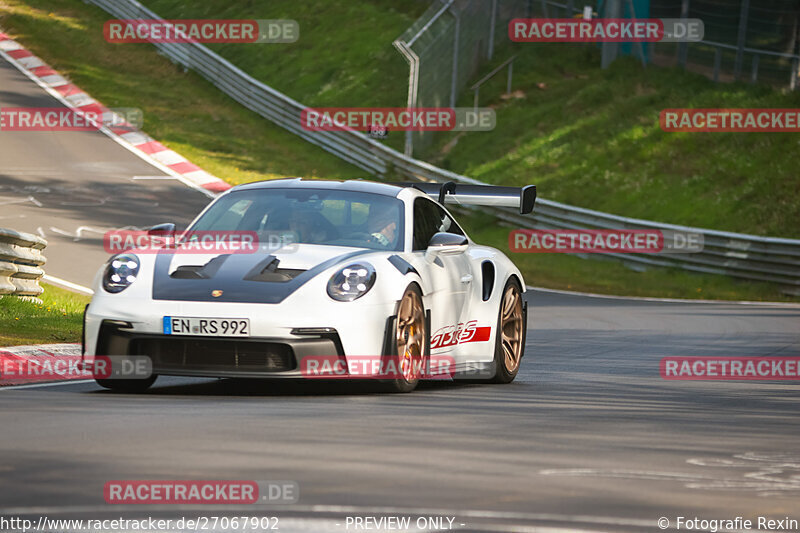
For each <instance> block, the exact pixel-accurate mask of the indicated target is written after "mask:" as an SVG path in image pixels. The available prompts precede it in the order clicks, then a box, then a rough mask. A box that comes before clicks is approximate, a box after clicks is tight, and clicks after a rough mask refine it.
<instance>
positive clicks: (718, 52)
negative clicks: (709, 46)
mask: <svg viewBox="0 0 800 533" xmlns="http://www.w3.org/2000/svg"><path fill="white" fill-rule="evenodd" d="M721 65H722V49H721V48H719V47H716V48H714V82H718V81H719V68H720V66H721Z"/></svg>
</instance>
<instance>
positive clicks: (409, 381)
mask: <svg viewBox="0 0 800 533" xmlns="http://www.w3.org/2000/svg"><path fill="white" fill-rule="evenodd" d="M409 305H410V306H411V307H412V308H413V309H412V315H413V324H409V323H407V324H406V325H405V326H403V325H401V320H402V319H403V318H402V316H401V314H405V313H406V311H407V306H409ZM409 326H410V327H409ZM426 328H427V324H426V320H425V307H424V305H423V303H422V291H421V290H420V289H419V287H418V286H417V285H416V284H411V285H409V286H408V287H407V288H406V290H405V292H404V293H403V298H402V299H401V300H400V305H399V306H398V308H397V320H396V321H395V325H394V330H393V331H392V348H393V350H392V351H391V352H390V353H389V354H386V357H388V358H389V359H390V360H391V361H392V362H393V363H394V365H393V366H394V368H396V369H397V370H398V372H399V371H400V369H401V368H410V369H411V372H410V375H409V378H406V377H405V376H400V377H398V378H396V379H387V380H383V381H382V382H381V383H382V389H383V390H385V391H386V392H400V393H406V392H411V391H413V390H414V389H416V388H417V385H418V384H419V378H420V376H419V373H418V372H414V369H421V368H424V367H423V365H424V363H425V362H426V359H427V357H428V355H429V353H430V347H429V346H428V336H427V331H426ZM410 334H413V336H414V337H413V338H414V339H416V340H415V341H412V342H411V343H410V344H409V342H408V341H409V335H410ZM401 337H402V338H401ZM405 348H408V349H405ZM401 352H404V353H401ZM409 364H411V365H412V366H411V367H408V365H409Z"/></svg>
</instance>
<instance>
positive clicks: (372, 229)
mask: <svg viewBox="0 0 800 533" xmlns="http://www.w3.org/2000/svg"><path fill="white" fill-rule="evenodd" d="M376 208H377V206H373V207H372V209H370V212H369V220H368V221H367V228H368V230H369V240H370V242H372V243H376V244H379V245H380V246H382V247H383V248H387V249H388V248H392V247H393V246H394V244H395V241H396V239H397V214H396V213H395V212H394V211H393V210H387V209H376Z"/></svg>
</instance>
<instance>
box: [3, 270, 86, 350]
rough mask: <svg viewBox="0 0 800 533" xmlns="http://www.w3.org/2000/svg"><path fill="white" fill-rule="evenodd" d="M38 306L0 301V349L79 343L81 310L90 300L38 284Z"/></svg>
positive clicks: (11, 299)
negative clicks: (39, 298)
mask: <svg viewBox="0 0 800 533" xmlns="http://www.w3.org/2000/svg"><path fill="white" fill-rule="evenodd" d="M42 287H44V293H43V294H42V296H41V300H42V303H41V304H39V303H36V302H32V301H26V300H22V299H20V298H17V297H12V296H4V297H2V298H0V347H2V346H16V345H21V344H51V343H62V342H80V341H81V328H82V323H83V308H84V307H85V306H86V304H88V303H89V300H90V299H91V298H90V297H88V296H83V295H81V294H76V293H74V292H70V291H67V290H65V289H61V288H58V287H54V286H52V285H48V284H46V283H42Z"/></svg>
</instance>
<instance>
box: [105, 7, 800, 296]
mask: <svg viewBox="0 0 800 533" xmlns="http://www.w3.org/2000/svg"><path fill="white" fill-rule="evenodd" d="M90 1H91V2H92V3H94V4H95V5H97V6H99V7H101V8H102V9H104V10H105V11H106V12H108V13H110V14H111V15H113V16H115V17H117V18H123V19H158V18H160V17H158V15H156V14H155V13H153V12H152V11H150V10H149V9H147V8H146V7H144V6H142V5H141V4H140V3H139V2H137V1H135V0H90ZM154 46H155V47H156V48H157V49H158V50H159V52H160V53H161V54H163V55H165V56H166V57H168V58H169V59H171V60H172V61H174V62H176V63H178V64H180V65H183V66H184V67H186V68H190V69H193V70H195V71H196V72H198V73H199V74H200V75H201V76H203V77H204V78H206V79H207V80H208V81H210V82H211V83H213V84H214V85H216V86H217V87H218V88H219V89H220V90H221V91H223V92H224V93H225V94H227V95H228V96H230V97H231V98H233V99H234V100H236V101H237V102H239V103H241V104H242V105H243V106H245V107H246V108H248V109H250V110H252V111H255V112H256V113H258V114H259V115H261V116H262V117H264V118H266V119H268V120H270V121H272V122H274V123H275V124H277V125H279V126H281V127H283V128H285V129H287V130H289V131H291V132H292V133H294V134H296V135H299V136H300V137H302V138H303V139H305V140H307V141H309V142H311V143H313V144H316V145H317V146H320V147H321V148H323V149H324V150H326V151H328V152H330V153H332V154H334V155H336V156H338V157H340V158H342V159H344V160H346V161H349V162H350V163H352V164H353V165H355V166H357V167H359V168H362V169H364V170H366V171H368V172H370V173H372V174H375V175H377V176H381V177H387V176H389V177H392V178H395V177H399V178H403V179H408V178H411V179H415V180H421V181H433V182H440V183H441V182H446V181H455V182H457V183H472V184H478V185H480V184H482V182H480V181H477V180H474V179H471V178H469V177H467V176H462V175H460V174H456V173H454V172H450V171H448V170H444V169H441V168H438V167H435V166H434V165H431V164H430V163H426V162H424V161H420V160H418V159H413V158H411V157H406V156H405V155H403V154H401V153H400V152H397V151H396V150H393V149H391V148H388V147H386V146H384V145H382V144H380V143H379V142H377V141H374V140H372V139H370V138H369V137H367V136H366V135H364V134H363V133H360V132H357V131H307V130H305V129H303V128H302V127H301V119H300V115H301V112H302V110H303V109H304V108H305V106H303V105H302V104H300V103H299V102H297V101H295V100H293V99H291V98H289V97H288V96H286V95H284V94H282V93H280V92H278V91H276V90H275V89H273V88H271V87H269V86H268V85H266V84H264V83H262V82H260V81H258V80H256V79H254V78H253V77H251V76H250V75H248V74H247V73H245V72H243V71H242V70H240V69H239V68H237V67H236V66H234V65H233V64H231V63H230V62H229V61H227V60H225V59H223V58H222V57H220V56H219V55H217V54H216V53H214V52H212V51H211V50H209V49H207V48H206V47H205V46H203V45H201V44H198V43H181V44H163V43H154ZM486 209H487V210H488V211H490V212H491V213H492V214H494V215H495V216H497V217H498V218H500V219H501V220H504V221H506V222H508V223H510V224H513V225H515V226H517V227H519V228H531V229H544V228H589V229H595V228H596V229H614V228H616V229H624V228H631V229H635V228H649V229H664V230H674V231H684V232H696V233H701V234H703V236H704V242H705V248H704V250H703V251H702V252H699V253H695V254H670V255H667V254H658V255H644V254H603V255H604V256H607V257H608V256H611V257H617V258H618V259H621V260H623V262H624V263H625V264H627V265H629V266H631V267H633V268H639V269H642V268H647V267H648V266H662V267H676V268H680V269H683V270H689V271H694V272H704V273H712V274H723V275H728V276H734V277H738V278H743V279H749V280H756V281H768V282H774V283H779V284H782V285H784V286H786V287H789V290H790V291H792V292H793V293H800V240H796V239H779V238H771V237H759V236H755V235H747V234H742V233H729V232H723V231H714V230H708V229H702V228H691V227H685V226H676V225H672V224H663V223H658V222H650V221H647V220H640V219H634V218H627V217H622V216H617V215H611V214H608V213H602V212H599V211H593V210H590V209H584V208H579V207H573V206H569V205H566V204H561V203H558V202H554V201H550V200H543V199H537V201H536V209H535V210H534V213H533V215H528V216H525V217H523V216H520V215H519V214H515V212H514V211H513V210H510V209H503V208H486Z"/></svg>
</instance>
